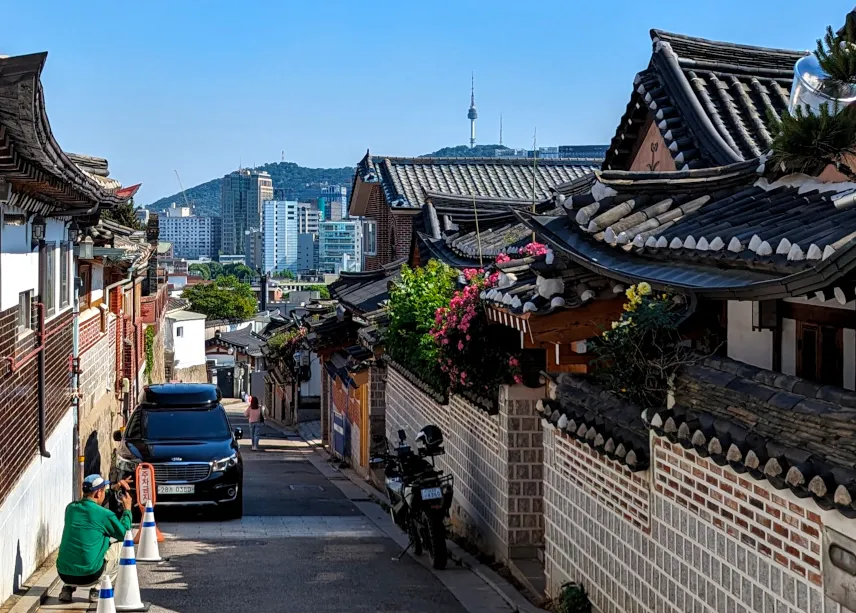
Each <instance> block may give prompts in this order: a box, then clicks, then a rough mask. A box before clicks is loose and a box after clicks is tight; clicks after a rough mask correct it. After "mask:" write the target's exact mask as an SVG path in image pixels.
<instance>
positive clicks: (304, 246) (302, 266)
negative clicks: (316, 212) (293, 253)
mask: <svg viewBox="0 0 856 613" xmlns="http://www.w3.org/2000/svg"><path fill="white" fill-rule="evenodd" d="M317 260H318V234H317V233H314V234H308V233H300V234H298V235H297V272H306V271H309V270H315V268H316V262H317Z"/></svg>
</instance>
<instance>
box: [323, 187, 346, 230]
mask: <svg viewBox="0 0 856 613" xmlns="http://www.w3.org/2000/svg"><path fill="white" fill-rule="evenodd" d="M320 198H323V199H324V202H325V205H326V206H325V217H324V219H325V220H327V221H339V220H340V219H346V218H347V217H348V188H347V187H344V186H342V185H324V186H322V187H321V195H320ZM320 198H319V199H320Z"/></svg>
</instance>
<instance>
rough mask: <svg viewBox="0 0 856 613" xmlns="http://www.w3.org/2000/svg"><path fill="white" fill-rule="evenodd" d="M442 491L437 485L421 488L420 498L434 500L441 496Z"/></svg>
mask: <svg viewBox="0 0 856 613" xmlns="http://www.w3.org/2000/svg"><path fill="white" fill-rule="evenodd" d="M442 497H443V492H442V491H440V488H439V487H426V488H425V489H423V490H422V500H436V499H437V498H442Z"/></svg>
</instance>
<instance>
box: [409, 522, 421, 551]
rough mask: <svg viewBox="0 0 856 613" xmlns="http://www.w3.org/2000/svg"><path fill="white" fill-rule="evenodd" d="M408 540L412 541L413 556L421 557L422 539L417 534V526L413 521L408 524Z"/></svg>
mask: <svg viewBox="0 0 856 613" xmlns="http://www.w3.org/2000/svg"><path fill="white" fill-rule="evenodd" d="M408 536H409V537H410V540H411V541H413V553H414V555H417V556H421V555H422V538H421V535H420V534H419V526H418V525H416V522H415V521H411V522H410V533H409V534H408Z"/></svg>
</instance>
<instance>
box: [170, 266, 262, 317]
mask: <svg viewBox="0 0 856 613" xmlns="http://www.w3.org/2000/svg"><path fill="white" fill-rule="evenodd" d="M181 296H182V298H184V299H185V300H189V301H190V309H191V310H192V311H196V312H197V313H203V314H204V315H207V316H208V317H210V318H211V319H249V318H250V317H253V316H254V315H255V314H256V295H255V294H254V293H253V290H252V288H251V287H250V286H249V284H247V283H242V282H241V281H239V280H238V279H237V277H234V276H225V277H220V278H218V279H217V280H216V281H214V282H213V283H206V284H202V283H200V284H198V285H192V286H190V287H187V288H186V289H185V290H184V292H182V294H181Z"/></svg>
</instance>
